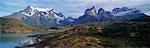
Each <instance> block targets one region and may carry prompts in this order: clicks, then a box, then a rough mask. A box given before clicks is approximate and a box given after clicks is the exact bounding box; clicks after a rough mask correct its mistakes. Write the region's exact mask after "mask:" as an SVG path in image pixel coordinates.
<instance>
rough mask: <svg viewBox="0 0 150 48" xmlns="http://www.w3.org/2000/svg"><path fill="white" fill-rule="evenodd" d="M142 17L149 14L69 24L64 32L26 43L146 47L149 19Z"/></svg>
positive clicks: (49, 46)
mask: <svg viewBox="0 0 150 48" xmlns="http://www.w3.org/2000/svg"><path fill="white" fill-rule="evenodd" d="M146 20H150V18H149V17H143V18H140V19H135V20H128V21H106V22H102V23H96V22H94V23H87V24H76V25H69V26H67V27H68V28H70V29H68V30H66V31H64V32H60V33H54V34H49V35H41V36H40V35H39V36H37V37H38V38H37V37H36V38H37V39H39V38H42V41H39V43H38V44H35V45H29V46H27V47H47V48H60V47H61V48H148V47H149V44H150V39H149V38H150V36H149V35H150V33H149V31H150V22H149V21H146ZM54 29H58V28H57V27H54Z"/></svg>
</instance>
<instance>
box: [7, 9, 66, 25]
mask: <svg viewBox="0 0 150 48" xmlns="http://www.w3.org/2000/svg"><path fill="white" fill-rule="evenodd" d="M8 18H16V19H20V20H22V21H23V22H24V23H25V24H30V25H38V26H41V25H42V26H55V25H57V23H58V21H59V20H63V19H64V18H65V17H64V16H63V14H62V13H59V12H56V11H55V10H54V9H53V8H38V7H32V6H28V7H27V8H25V9H24V10H22V11H19V12H16V13H14V14H11V15H9V16H8Z"/></svg>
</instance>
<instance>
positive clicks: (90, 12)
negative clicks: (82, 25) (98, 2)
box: [84, 6, 97, 16]
mask: <svg viewBox="0 0 150 48" xmlns="http://www.w3.org/2000/svg"><path fill="white" fill-rule="evenodd" d="M84 15H87V16H96V15H97V13H96V9H95V7H94V6H93V7H92V8H90V9H86V11H85V14H84Z"/></svg>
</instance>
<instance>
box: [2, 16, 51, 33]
mask: <svg viewBox="0 0 150 48" xmlns="http://www.w3.org/2000/svg"><path fill="white" fill-rule="evenodd" d="M41 31H43V32H44V31H49V29H47V28H43V27H34V26H30V25H26V24H23V23H22V21H20V20H17V19H10V18H2V17H1V18H0V33H30V32H41Z"/></svg>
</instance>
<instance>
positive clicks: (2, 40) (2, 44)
mask: <svg viewBox="0 0 150 48" xmlns="http://www.w3.org/2000/svg"><path fill="white" fill-rule="evenodd" d="M33 34H44V33H30V34H14V33H11V34H0V48H14V47H15V46H19V45H21V42H22V41H24V40H26V39H29V37H27V36H28V35H33Z"/></svg>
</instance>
